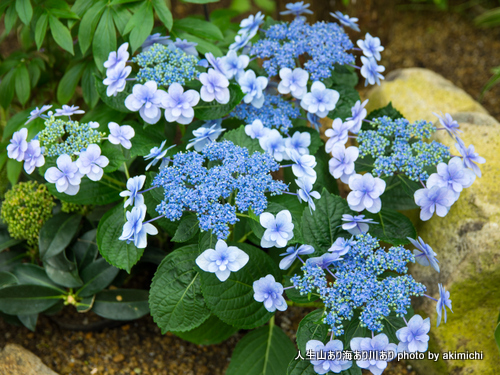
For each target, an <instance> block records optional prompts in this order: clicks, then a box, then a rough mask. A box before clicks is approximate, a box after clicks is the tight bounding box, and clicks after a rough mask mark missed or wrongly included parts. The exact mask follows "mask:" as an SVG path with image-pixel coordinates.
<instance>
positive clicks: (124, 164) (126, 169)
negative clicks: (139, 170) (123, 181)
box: [123, 162, 130, 180]
mask: <svg viewBox="0 0 500 375" xmlns="http://www.w3.org/2000/svg"><path fill="white" fill-rule="evenodd" d="M123 169H124V170H125V176H126V177H127V180H128V179H129V178H130V173H128V168H127V163H126V162H123Z"/></svg>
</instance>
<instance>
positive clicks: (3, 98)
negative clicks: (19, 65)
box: [0, 70, 16, 139]
mask: <svg viewBox="0 0 500 375" xmlns="http://www.w3.org/2000/svg"><path fill="white" fill-rule="evenodd" d="M15 72H16V71H15V70H10V71H9V72H8V73H7V74H6V75H5V76H4V77H3V78H2V81H1V82H0V104H1V105H2V107H3V108H7V107H8V106H9V104H10V102H11V101H12V98H13V97H14V89H15V79H14V73H15ZM5 137H6V136H5V135H4V139H5Z"/></svg>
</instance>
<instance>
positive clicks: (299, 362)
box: [286, 358, 317, 375]
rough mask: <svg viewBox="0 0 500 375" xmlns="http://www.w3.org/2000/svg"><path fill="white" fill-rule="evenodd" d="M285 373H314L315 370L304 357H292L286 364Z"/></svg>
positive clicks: (292, 374)
mask: <svg viewBox="0 0 500 375" xmlns="http://www.w3.org/2000/svg"><path fill="white" fill-rule="evenodd" d="M286 374H287V375H316V374H317V372H316V371H314V366H313V365H312V364H311V362H310V361H307V360H304V359H300V358H298V359H292V360H291V361H290V363H289V364H288V369H287V370H286Z"/></svg>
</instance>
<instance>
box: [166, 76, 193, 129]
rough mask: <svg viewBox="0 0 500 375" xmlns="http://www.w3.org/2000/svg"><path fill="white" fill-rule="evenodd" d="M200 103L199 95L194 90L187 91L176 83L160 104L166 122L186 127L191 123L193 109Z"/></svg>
mask: <svg viewBox="0 0 500 375" xmlns="http://www.w3.org/2000/svg"><path fill="white" fill-rule="evenodd" d="M199 101H200V94H199V93H198V91H195V90H187V91H186V92H184V88H183V87H182V86H181V85H180V84H178V83H172V84H171V85H170V87H169V88H168V93H167V94H166V95H164V97H163V100H162V102H161V104H162V105H163V108H165V118H166V119H167V121H168V122H174V121H176V122H178V123H179V124H183V125H187V124H189V123H191V121H193V118H194V109H193V107H194V106H195V105H196V104H198V102H199Z"/></svg>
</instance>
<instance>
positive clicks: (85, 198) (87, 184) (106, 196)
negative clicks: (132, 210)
mask: <svg viewBox="0 0 500 375" xmlns="http://www.w3.org/2000/svg"><path fill="white" fill-rule="evenodd" d="M47 187H48V188H49V191H50V193H51V194H52V195H54V196H55V197H56V198H59V199H61V200H62V201H64V202H69V203H76V204H90V205H97V206H101V205H105V204H108V203H113V202H116V201H118V200H120V199H122V198H121V197H120V195H119V194H120V192H121V191H123V190H125V188H124V187H123V186H117V185H114V184H111V183H110V182H107V181H106V180H100V181H91V180H89V179H88V178H86V177H85V178H82V182H81V184H80V191H79V192H78V193H77V194H76V195H68V194H65V193H59V192H58V191H57V190H56V187H55V185H54V184H47Z"/></svg>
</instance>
